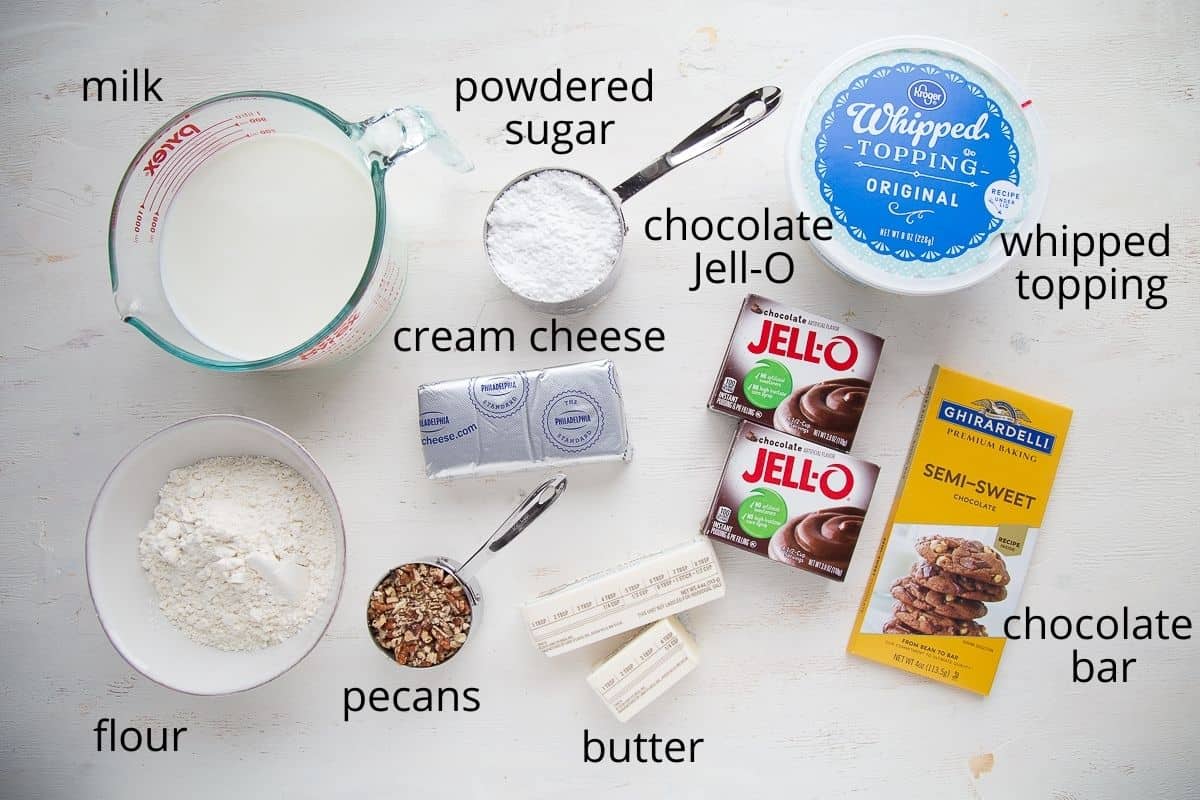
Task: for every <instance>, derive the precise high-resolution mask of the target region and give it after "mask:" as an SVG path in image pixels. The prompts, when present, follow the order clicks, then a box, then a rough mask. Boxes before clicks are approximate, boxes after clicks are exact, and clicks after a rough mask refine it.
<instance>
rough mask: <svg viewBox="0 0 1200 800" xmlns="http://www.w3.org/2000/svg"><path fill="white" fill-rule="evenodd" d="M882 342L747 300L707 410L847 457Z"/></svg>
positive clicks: (755, 299)
mask: <svg viewBox="0 0 1200 800" xmlns="http://www.w3.org/2000/svg"><path fill="white" fill-rule="evenodd" d="M882 349H883V339H881V338H879V337H878V336H876V335H874V334H872V333H867V332H865V331H860V330H858V329H857V328H852V327H850V326H849V325H844V324H842V323H840V322H835V321H833V320H830V319H825V318H824V317H818V316H816V315H815V314H809V313H808V312H806V311H801V310H799V309H797V308H790V307H788V306H785V305H782V304H780V303H776V302H775V301H774V300H768V299H767V298H765V297H760V296H758V295H756V294H752V295H747V296H746V299H745V301H743V303H742V310H741V312H740V313H739V314H738V318H737V322H736V323H735V324H734V327H733V334H732V335H731V336H730V337H729V347H728V348H727V349H726V351H725V361H724V363H722V365H721V372H720V373H719V374H718V375H717V381H716V383H715V384H714V385H713V390H712V395H711V396H710V397H709V400H708V407H709V408H711V409H712V410H713V411H720V412H721V413H723V414H729V415H730V416H734V417H738V418H739V419H744V420H746V421H747V422H754V423H757V424H759V425H765V426H767V427H768V428H774V429H775V430H777V431H780V432H781V433H786V434H789V435H791V436H799V437H800V438H801V439H807V440H809V441H810V442H817V443H818V444H822V445H824V446H826V447H831V448H833V449H834V450H841V451H842V452H843V453H845V452H849V450H850V446H851V445H852V444H853V443H854V434H855V432H856V431H857V430H858V421H859V419H860V418H861V417H862V412H863V407H864V406H865V405H866V403H867V394H868V393H869V392H870V391H871V381H872V380H874V378H875V367H876V365H877V364H878V363H879V353H880V351H881V350H882Z"/></svg>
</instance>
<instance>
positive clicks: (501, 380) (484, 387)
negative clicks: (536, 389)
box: [471, 373, 529, 419]
mask: <svg viewBox="0 0 1200 800" xmlns="http://www.w3.org/2000/svg"><path fill="white" fill-rule="evenodd" d="M528 392H529V381H527V380H526V379H525V376H524V375H522V374H520V373H516V374H513V375H489V376H488V377H486V378H476V379H474V380H472V381H471V402H472V403H473V404H474V406H475V408H477V409H479V411H480V412H481V413H483V414H484V415H485V416H488V417H494V418H496V419H499V418H501V417H507V416H510V415H512V414H513V413H515V412H516V411H517V409H519V408H521V407H522V406H524V405H525V395H526V394H527V393H528Z"/></svg>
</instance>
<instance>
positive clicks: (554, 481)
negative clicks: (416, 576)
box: [367, 473, 567, 669]
mask: <svg viewBox="0 0 1200 800" xmlns="http://www.w3.org/2000/svg"><path fill="white" fill-rule="evenodd" d="M566 488H567V477H566V476H565V475H562V474H561V473H560V474H558V475H555V476H553V477H551V478H549V479H547V480H546V481H544V482H542V483H541V484H540V485H539V486H538V487H537V488H536V489H534V490H533V491H532V492H530V493H529V496H528V497H526V498H525V499H524V500H523V501H522V502H521V504H520V505H518V506H517V507H516V509H515V510H514V511H513V512H512V513H511V514H509V515H508V518H507V519H505V520H504V522H502V523H500V526H499V527H497V528H496V531H495V532H494V533H493V534H492V535H491V536H489V537H488V538H487V539H486V540H485V541H484V542H483V544H481V545H480V546H479V548H478V549H477V550H476V551H475V552H474V553H472V554H471V556H470V557H469V558H468V559H467V560H466V561H465V562H463V563H461V564H460V563H459V562H457V561H455V560H453V559H450V558H446V557H444V556H426V557H423V558H418V559H414V560H413V561H409V562H407V563H405V564H401V565H400V566H398V567H394V568H393V569H390V570H388V571H387V573H386V574H385V575H384V576H383V577H382V578H380V579H379V581H378V582H377V583H376V584H375V588H374V590H372V593H371V596H372V599H371V602H370V603H368V607H367V632H368V633H369V634H370V636H371V641H372V642H374V643H375V646H376V647H378V648H379V650H380V652H382V653H383V654H384V655H386V656H387V657H388V659H389V660H391V661H394V662H395V663H397V664H399V665H400V666H405V667H417V668H421V669H428V668H429V667H433V666H438V665H440V664H444V663H446V662H447V661H449V660H450V659H452V658H454V657H455V656H457V655H458V654H459V653H461V652H462V651H463V649H464V648H465V647H466V645H467V643H469V642H470V640H471V636H470V635H471V633H472V632H473V631H475V629H476V628H478V627H479V620H480V616H481V611H482V606H481V604H482V603H483V594H482V592H481V591H480V587H479V581H478V580H477V579H476V577H475V576H476V574H477V573H478V572H479V570H480V569H481V568H482V567H483V565H484V564H486V563H487V562H488V560H489V559H491V557H492V556H493V555H495V554H496V553H498V552H500V550H501V549H502V548H504V547H505V546H506V545H508V543H509V542H511V541H512V540H513V539H515V538H516V537H517V534H519V533H520V532H521V531H523V530H525V529H526V528H527V527H529V525H530V523H532V522H533V521H534V520H535V519H537V518H538V517H539V516H541V514H542V513H543V512H544V511H545V510H546V509H548V508H549V507H550V506H551V504H553V503H554V501H555V500H557V499H558V498H559V496H560V495H562V493H563V492H564V491H565V490H566ZM418 566H425V567H433V568H436V569H439V570H442V571H443V572H444V573H445V574H446V575H447V576H449V578H450V579H451V580H452V582H453V584H454V586H453V587H452V588H457V589H459V590H460V591H459V592H456V593H455V594H454V595H453V596H452V597H451V602H456V601H457V600H458V598H459V597H460V596H461V598H462V599H464V600H465V601H466V604H467V608H468V611H467V613H466V615H465V616H466V622H467V626H466V628H465V630H463V631H462V635H463V636H464V640H463V641H462V642H461V643H460V644H459V645H458V646H457V648H456V649H454V650H453V651H452V652H450V653H449V654H448V655H446V656H445V657H444V658H441V657H439V659H438V660H437V661H435V662H433V663H419V664H418V663H413V664H410V663H406V662H405V661H402V660H401V652H400V651H399V650H397V649H389V648H388V647H385V646H384V645H383V644H382V643H381V642H380V640H379V637H378V636H377V635H376V630H377V626H378V627H382V623H379V617H378V616H376V615H375V614H373V613H372V606H373V604H374V601H375V596H376V594H377V593H380V592H382V591H383V587H384V584H385V583H386V581H387V580H388V578H389V577H391V576H392V575H393V574H394V573H397V572H399V571H400V570H402V569H405V568H406V567H418ZM459 616H460V617H461V616H462V615H461V613H460V614H459ZM392 635H396V636H398V637H400V639H403V632H400V631H393V632H392ZM417 641H420V640H419V639H418V640H417ZM402 644H403V643H402ZM401 646H402V645H401Z"/></svg>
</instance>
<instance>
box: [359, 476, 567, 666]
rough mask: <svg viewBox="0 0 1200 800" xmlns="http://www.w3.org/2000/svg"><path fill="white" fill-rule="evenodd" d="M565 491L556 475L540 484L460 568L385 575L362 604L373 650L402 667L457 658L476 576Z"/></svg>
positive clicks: (439, 563) (433, 560)
mask: <svg viewBox="0 0 1200 800" xmlns="http://www.w3.org/2000/svg"><path fill="white" fill-rule="evenodd" d="M566 488H567V478H566V476H565V475H561V474H560V475H555V476H554V477H552V478H550V479H549V480H547V481H545V482H544V483H542V484H541V485H540V486H538V487H537V488H536V489H534V490H533V491H532V492H530V493H529V496H528V497H526V498H525V500H524V501H522V503H521V504H520V505H519V506H517V508H516V510H514V511H513V513H512V514H510V515H509V516H508V519H506V520H504V522H502V523H501V524H500V527H498V528H496V532H495V533H493V534H492V535H491V536H489V537H488V538H487V540H486V541H484V543H483V544H481V545H480V546H479V549H478V550H476V551H475V552H474V553H473V554H471V557H470V558H468V559H467V560H466V561H465V562H464V563H462V564H459V563H458V562H457V561H454V560H452V559H449V558H445V557H443V556H430V557H426V558H419V559H417V560H415V561H410V562H408V563H407V564H401V565H400V566H398V567H396V568H395V569H392V570H390V571H389V572H388V573H387V574H386V575H384V576H383V578H381V579H380V581H379V583H377V584H376V585H375V588H374V590H372V592H371V599H370V601H369V602H368V603H367V629H368V630H369V631H370V632H371V638H372V640H373V641H374V642H375V644H376V646H377V647H379V649H380V650H382V651H383V652H384V653H385V654H386V655H387V656H388V658H390V659H392V660H393V661H395V662H396V663H397V664H399V665H400V666H404V667H435V666H437V665H438V664H444V663H446V662H447V661H449V660H450V659H451V658H453V657H454V656H456V655H458V653H459V652H461V651H462V648H463V646H464V645H465V644H466V643H467V640H468V639H469V638H470V636H471V631H473V630H474V629H475V628H476V627H477V626H478V625H479V616H480V604H481V603H482V602H483V595H482V594H481V593H480V590H479V583H478V581H477V580H475V574H476V573H477V572H478V571H479V569H480V568H481V567H482V566H483V565H484V564H485V563H487V561H488V559H489V558H491V556H492V555H493V554H495V553H498V552H499V551H500V550H501V548H503V547H504V546H505V545H507V544H508V543H509V542H511V541H512V540H513V539H515V538H516V537H517V534H519V533H520V532H521V531H523V530H525V528H527V527H528V526H529V524H530V523H531V522H533V521H534V520H535V519H537V518H538V517H539V516H540V515H541V514H542V512H543V511H545V510H546V509H547V508H549V507H550V505H551V504H552V503H553V502H554V501H555V500H557V499H558V497H559V495H561V494H562V493H563V491H564V490H565V489H566Z"/></svg>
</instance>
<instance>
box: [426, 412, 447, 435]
mask: <svg viewBox="0 0 1200 800" xmlns="http://www.w3.org/2000/svg"><path fill="white" fill-rule="evenodd" d="M449 424H450V416H449V415H448V414H443V413H442V412H441V411H425V412H423V413H422V414H421V433H437V432H438V431H440V430H441V429H442V428H445V427H446V426H447V425H449Z"/></svg>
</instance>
